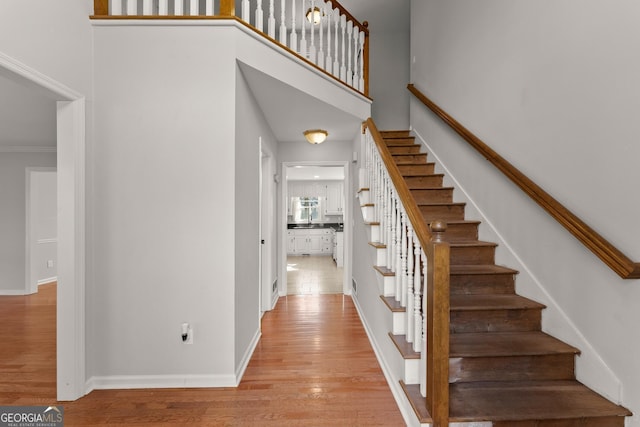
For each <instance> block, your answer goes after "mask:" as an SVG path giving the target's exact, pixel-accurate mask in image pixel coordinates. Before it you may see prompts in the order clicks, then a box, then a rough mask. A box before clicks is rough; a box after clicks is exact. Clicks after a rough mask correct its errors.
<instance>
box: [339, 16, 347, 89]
mask: <svg viewBox="0 0 640 427" xmlns="http://www.w3.org/2000/svg"><path fill="white" fill-rule="evenodd" d="M340 31H341V32H342V34H341V37H340V40H341V42H342V43H341V44H342V56H341V59H340V80H342V81H343V82H345V83H346V81H347V64H346V63H345V56H346V55H345V54H346V52H345V49H346V45H345V35H346V31H347V17H346V15H340Z"/></svg>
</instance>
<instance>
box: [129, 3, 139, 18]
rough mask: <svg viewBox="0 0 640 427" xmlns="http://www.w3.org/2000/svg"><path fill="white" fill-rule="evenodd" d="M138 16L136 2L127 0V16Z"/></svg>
mask: <svg viewBox="0 0 640 427" xmlns="http://www.w3.org/2000/svg"><path fill="white" fill-rule="evenodd" d="M137 14H138V0H127V15H129V16H131V15H137Z"/></svg>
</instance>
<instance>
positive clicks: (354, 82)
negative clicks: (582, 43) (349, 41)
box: [351, 25, 360, 88]
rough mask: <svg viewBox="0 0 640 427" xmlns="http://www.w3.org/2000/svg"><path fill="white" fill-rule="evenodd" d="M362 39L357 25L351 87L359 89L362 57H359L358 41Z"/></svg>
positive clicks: (354, 28) (354, 27) (354, 32)
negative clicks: (359, 64)
mask: <svg viewBox="0 0 640 427" xmlns="http://www.w3.org/2000/svg"><path fill="white" fill-rule="evenodd" d="M359 39H360V29H359V28H358V26H357V25H354V26H353V80H352V84H351V86H353V87H354V88H357V85H358V80H360V75H359V74H358V72H359V71H360V67H359V66H358V62H359V60H360V57H359V56H358V40H359Z"/></svg>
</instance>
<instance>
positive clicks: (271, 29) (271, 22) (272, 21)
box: [267, 0, 276, 39]
mask: <svg viewBox="0 0 640 427" xmlns="http://www.w3.org/2000/svg"><path fill="white" fill-rule="evenodd" d="M273 1H274V0H269V18H268V20H267V35H268V36H269V37H271V38H272V39H275V38H276V17H275V16H274V12H275V6H274V5H273Z"/></svg>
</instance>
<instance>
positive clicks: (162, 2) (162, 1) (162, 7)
mask: <svg viewBox="0 0 640 427" xmlns="http://www.w3.org/2000/svg"><path fill="white" fill-rule="evenodd" d="M168 14H169V0H159V1H158V15H161V16H167V15H168Z"/></svg>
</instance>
